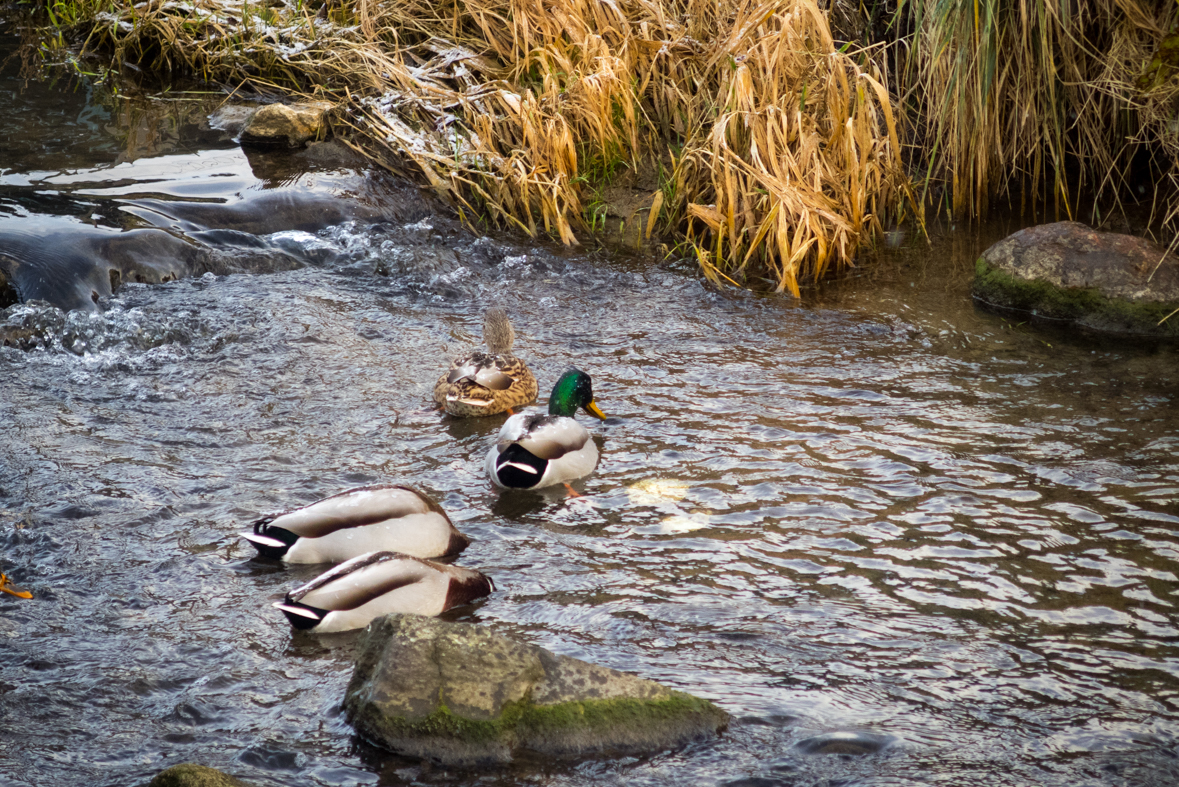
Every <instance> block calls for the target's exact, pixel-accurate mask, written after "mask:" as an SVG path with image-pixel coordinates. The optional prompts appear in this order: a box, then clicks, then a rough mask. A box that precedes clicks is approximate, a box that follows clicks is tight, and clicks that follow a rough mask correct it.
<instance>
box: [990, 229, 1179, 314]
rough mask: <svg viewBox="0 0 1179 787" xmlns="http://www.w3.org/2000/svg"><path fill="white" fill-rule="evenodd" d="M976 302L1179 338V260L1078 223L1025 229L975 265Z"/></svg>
mask: <svg viewBox="0 0 1179 787" xmlns="http://www.w3.org/2000/svg"><path fill="white" fill-rule="evenodd" d="M971 291H972V295H973V296H974V299H975V300H976V301H977V302H978V303H980V304H982V305H984V306H987V307H989V308H993V309H996V310H1000V311H1011V312H1017V313H1020V314H1026V315H1029V316H1031V317H1033V318H1035V319H1039V320H1045V321H1051V322H1057V323H1066V324H1072V325H1076V326H1078V327H1081V328H1085V329H1087V330H1090V331H1093V332H1095V333H1102V334H1111V335H1127V336H1158V337H1179V318H1172V319H1166V318H1167V317H1168V315H1170V314H1171V313H1172V312H1174V311H1175V310H1176V309H1179V260H1177V259H1176V258H1175V256H1174V255H1173V254H1168V253H1166V250H1165V249H1163V248H1161V247H1159V246H1157V245H1155V244H1154V243H1152V242H1150V241H1148V240H1146V239H1145V238H1137V237H1134V236H1131V235H1120V234H1116V233H1112V232H1097V231H1095V230H1093V229H1091V228H1089V227H1087V226H1086V225H1084V224H1080V223H1078V222H1075V221H1061V222H1056V223H1055V224H1043V225H1040V226H1036V227H1029V228H1027V229H1024V230H1020V231H1019V232H1016V233H1014V234H1012V235H1010V236H1008V237H1006V238H1004V239H1003V240H1001V241H999V242H998V243H996V244H994V245H993V246H991V247H990V248H989V249H987V250H986V251H985V252H983V254H982V256H981V257H980V258H979V259H978V261H977V263H976V265H975V276H974V283H973V285H972V290H971Z"/></svg>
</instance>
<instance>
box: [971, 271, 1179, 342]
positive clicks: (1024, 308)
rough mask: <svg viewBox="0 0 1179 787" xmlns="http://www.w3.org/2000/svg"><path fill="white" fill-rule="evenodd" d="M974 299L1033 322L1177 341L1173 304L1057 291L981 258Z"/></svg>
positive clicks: (1178, 321)
mask: <svg viewBox="0 0 1179 787" xmlns="http://www.w3.org/2000/svg"><path fill="white" fill-rule="evenodd" d="M972 294H973V296H974V297H975V298H976V299H978V300H979V301H982V302H984V303H985V304H986V305H988V306H991V307H994V308H999V309H1008V310H1012V311H1017V312H1023V313H1026V314H1029V315H1031V316H1034V317H1039V318H1044V319H1049V320H1059V321H1063V322H1070V323H1075V324H1077V325H1080V326H1083V327H1085V328H1089V329H1091V330H1094V331H1099V332H1102V333H1114V334H1132V335H1146V336H1159V337H1179V315H1176V317H1172V318H1171V319H1170V320H1167V321H1166V322H1164V323H1162V324H1161V325H1160V324H1159V322H1160V321H1161V320H1163V318H1164V317H1166V316H1167V315H1169V314H1171V312H1173V311H1175V309H1176V308H1179V302H1172V301H1130V300H1125V299H1119V298H1111V297H1109V296H1107V295H1106V294H1104V293H1103V292H1102V291H1101V290H1099V289H1097V288H1095V287H1057V286H1056V285H1054V284H1051V283H1049V282H1046V281H1043V280H1039V279H1031V280H1029V279H1023V278H1019V277H1016V276H1012V275H1011V274H1010V273H1007V272H1005V271H1003V270H1000V269H999V268H997V267H995V266H993V265H991V264H990V263H988V262H987V260H986V259H985V258H979V260H978V261H977V262H976V263H975V268H974V284H973V286H972Z"/></svg>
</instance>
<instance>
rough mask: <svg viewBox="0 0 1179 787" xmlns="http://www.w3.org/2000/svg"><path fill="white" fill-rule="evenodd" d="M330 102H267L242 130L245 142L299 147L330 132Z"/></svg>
mask: <svg viewBox="0 0 1179 787" xmlns="http://www.w3.org/2000/svg"><path fill="white" fill-rule="evenodd" d="M330 108H331V105H330V104H326V103H312V104H297V105H294V106H289V105H287V104H267V105H266V106H264V107H262V108H261V109H259V110H258V111H257V112H255V113H254V114H253V115H252V116H251V117H250V120H249V122H248V123H246V127H245V128H244V129H243V130H242V133H241V141H242V144H243V145H266V146H272V145H282V146H286V147H292V148H298V147H302V146H303V145H305V144H307V143H308V142H310V141H311V140H316V139H323V137H324V136H325V135H326V133H327V113H328V110H329V109H330Z"/></svg>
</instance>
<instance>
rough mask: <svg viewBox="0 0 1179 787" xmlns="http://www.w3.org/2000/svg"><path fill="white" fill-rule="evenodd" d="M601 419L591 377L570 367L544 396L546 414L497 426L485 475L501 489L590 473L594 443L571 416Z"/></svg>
mask: <svg viewBox="0 0 1179 787" xmlns="http://www.w3.org/2000/svg"><path fill="white" fill-rule="evenodd" d="M579 407H581V408H584V409H585V411H586V412H587V413H590V414H591V415H594V416H597V417H598V418H601V419H602V420H605V418H606V414H605V413H603V412H602V411H601V410H600V409H598V406H597V405H596V404H595V403H594V392H593V388H592V387H591V385H590V376H589V375H588V374H586V373H585V372H583V371H581V370H580V369H577V368H570V369H569V370H568V371H567V372H565V374H563V375H561V379H560V380H557V384H556V385H555V386H553V393H552V394H551V395H550V396H549V412H548V415H540V414H530V413H519V414H517V415H513V416H512V417H511V418H509V419H508V420H507V422H505V423H504V425H503V428H502V429H500V432H499V438H498V439H497V440H496V443H495V445H493V446H492V447H491V450H490V451H488V452H487V464H486V467H487V475H488V476H489V477H490V478H491V483H493V484H495V485H496V486H498V487H501V488H504V489H539V488H541V487H546V486H553V485H554V484H562V483H567V482H569V481H572V480H574V479H577V478H581V477H583V476H587V475H589V474H590V473H592V472H593V470H594V467H596V466H597V464H598V447H597V446H596V445H594V441H593V440H591V439H590V433H589V431H588V430H586V428H585V427H584V426H582V425H581V424H579V423H578V422H577V421H576V420H575V419H574V418H573V416H574V414H576V412H577V408H579Z"/></svg>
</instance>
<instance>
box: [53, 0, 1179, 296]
mask: <svg viewBox="0 0 1179 787" xmlns="http://www.w3.org/2000/svg"><path fill="white" fill-rule="evenodd" d="M959 6H961V7H959ZM1054 8H1055V6H1052V5H1051V4H1043V3H1033V4H1030V5H1024V6H1019V7H1018V8H1012V7H1008V5H1006V4H1004V3H1003V2H999V0H989V1H988V2H984V3H981V4H974V5H971V4H967V3H958V2H951V3H933V2H926V1H925V0H919V1H918V2H912V3H908V4H904V5H902V6H901V7H900V8H898V9H893V10H889V9H886V8H877V7H875V6H874V7H873V9H872V10H871V11H869V10H867V9H865V8H858V9H857V8H852V7H850V6H846V5H843V4H840V3H832V4H831V5H830V6H829V7H825V6H821V5H820V4H819V3H817V2H814V1H813V0H772V2H768V3H762V4H757V3H751V2H742V0H723V1H722V2H720V3H716V2H704V0H684V1H682V2H679V1H674V0H629V1H628V2H607V3H578V2H548V3H545V2H540V1H538V0H528V1H527V2H522V1H520V0H452V1H451V2H445V3H441V4H440V3H434V2H428V1H427V0H394V1H392V2H375V1H370V0H358V1H357V2H326V3H325V2H320V1H319V0H315V1H314V2H310V3H304V2H301V1H300V2H287V0H269V2H265V3H258V4H250V3H248V2H246V3H236V2H228V0H195V1H194V2H189V1H188V0H184V1H183V2H180V1H176V0H170V1H169V2H162V0H150V2H144V3H138V4H132V3H130V2H128V1H127V0H116V1H115V2H98V0H56V1H55V2H53V3H52V4H50V5H49V6H47V7H45V11H44V17H43V20H42V21H43V24H44V27H43V28H42V31H41V33H40V34H39V43H40V45H41V46H42V47H43V48H45V47H48V48H49V49H53V48H54V47H56V48H57V49H58V50H71V51H82V52H89V53H94V54H96V55H99V56H100V57H101V58H102V59H103V60H104V62H106V63H108V67H109V68H110V69H112V70H115V71H120V70H121V71H127V70H131V69H135V70H144V71H146V72H148V73H151V74H154V75H156V76H162V75H188V76H195V77H197V78H198V79H200V80H203V81H204V82H205V83H213V84H216V85H220V86H222V87H223V89H224V90H225V91H226V92H227V93H228V94H231V95H242V94H248V95H249V96H251V97H255V98H257V97H261V98H262V99H263V100H274V99H276V98H280V97H281V98H286V99H291V98H294V99H315V100H326V101H328V102H330V103H331V104H332V105H333V106H334V107H335V110H334V112H333V115H332V130H333V132H334V133H335V134H336V135H337V137H339V138H341V139H344V140H346V141H347V142H349V143H350V144H351V145H353V146H354V147H355V148H356V149H357V150H358V151H359V152H361V153H362V154H363V155H364V156H366V157H367V158H368V159H369V160H370V161H372V162H374V163H375V164H377V165H379V166H382V167H384V168H387V169H389V170H392V171H394V172H396V173H398V174H402V175H405V176H408V177H410V178H413V179H415V180H416V181H418V182H419V183H422V184H424V185H426V186H428V187H429V188H431V189H432V190H433V191H434V192H436V193H437V194H438V195H439V196H440V197H442V198H443V199H444V200H445V201H446V202H447V203H449V204H450V205H452V206H453V207H454V208H455V210H456V211H458V213H459V215H460V217H461V219H462V220H464V221H466V222H468V223H471V224H477V225H483V226H499V227H510V228H514V229H518V230H522V231H524V232H526V233H527V234H529V235H531V236H536V235H537V234H540V233H546V234H549V235H551V236H553V237H556V238H559V239H560V240H561V241H562V242H563V243H565V244H567V245H576V244H578V243H585V242H587V241H592V240H595V239H599V238H602V237H610V238H612V239H613V240H614V241H617V242H623V243H626V244H628V245H635V246H643V245H647V246H649V247H657V248H660V249H661V250H662V251H663V252H664V253H665V254H675V255H677V256H681V257H688V258H692V259H695V260H696V262H697V263H698V264H699V266H700V269H701V270H702V271H703V273H704V274H705V275H706V276H707V277H708V278H710V279H712V280H713V281H716V282H720V281H722V280H727V281H731V282H736V283H739V284H743V285H755V286H758V287H764V286H765V285H766V283H768V284H769V285H770V286H771V287H772V288H774V289H776V290H778V291H780V292H783V291H786V292H790V293H792V294H794V295H795V296H797V295H798V293H799V286H800V283H802V282H804V281H815V280H818V279H819V278H820V277H821V276H822V275H823V274H824V273H825V272H827V271H828V270H832V269H839V268H844V267H847V266H849V265H851V264H853V262H854V260H855V259H856V258H857V256H858V255H859V254H860V253H861V252H863V251H864V250H865V249H866V248H870V247H873V246H875V245H877V244H879V243H881V242H882V241H884V240H886V239H888V238H891V237H895V236H894V235H892V234H891V233H892V232H893V231H894V230H896V229H897V228H898V227H905V228H906V229H909V230H912V231H916V232H921V231H922V230H923V227H924V217H925V215H926V213H927V212H930V213H931V214H936V215H941V216H946V217H950V218H956V219H971V218H976V217H981V216H985V214H986V211H987V210H988V208H989V206H990V205H991V204H992V203H993V202H994V201H995V200H996V199H999V200H1003V201H1005V203H1006V205H1005V209H1006V210H1012V209H1014V210H1018V211H1019V212H1020V213H1021V214H1023V215H1026V216H1030V217H1031V218H1032V220H1034V221H1045V220H1058V219H1066V218H1068V219H1077V220H1082V221H1087V222H1088V223H1090V224H1093V225H1094V226H1101V225H1103V224H1104V223H1106V222H1107V221H1108V220H1109V219H1110V217H1111V216H1113V217H1118V216H1120V215H1121V214H1123V213H1125V212H1126V211H1130V212H1135V213H1139V214H1147V215H1148V216H1149V219H1148V220H1147V222H1146V224H1147V226H1146V230H1147V231H1148V232H1151V233H1153V234H1154V235H1155V239H1156V240H1161V241H1162V242H1163V244H1164V245H1167V243H1168V242H1169V241H1170V239H1171V238H1173V237H1174V229H1175V226H1176V222H1177V220H1179V198H1177V195H1179V133H1177V131H1176V128H1177V127H1176V126H1175V121H1174V112H1173V110H1172V109H1171V107H1172V106H1173V105H1174V103H1175V101H1176V100H1177V97H1179V56H1176V54H1175V53H1176V52H1179V45H1177V43H1176V42H1179V10H1177V9H1179V7H1176V6H1174V4H1153V3H1145V2H1139V1H1138V0H1123V1H1122V2H1113V0H1103V2H1100V3H1096V4H1093V5H1092V6H1091V7H1088V9H1087V12H1086V13H1068V12H1067V11H1068V8H1067V7H1064V8H1063V9H1060V10H1059V12H1058V11H1056V10H1053V9H1054Z"/></svg>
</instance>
